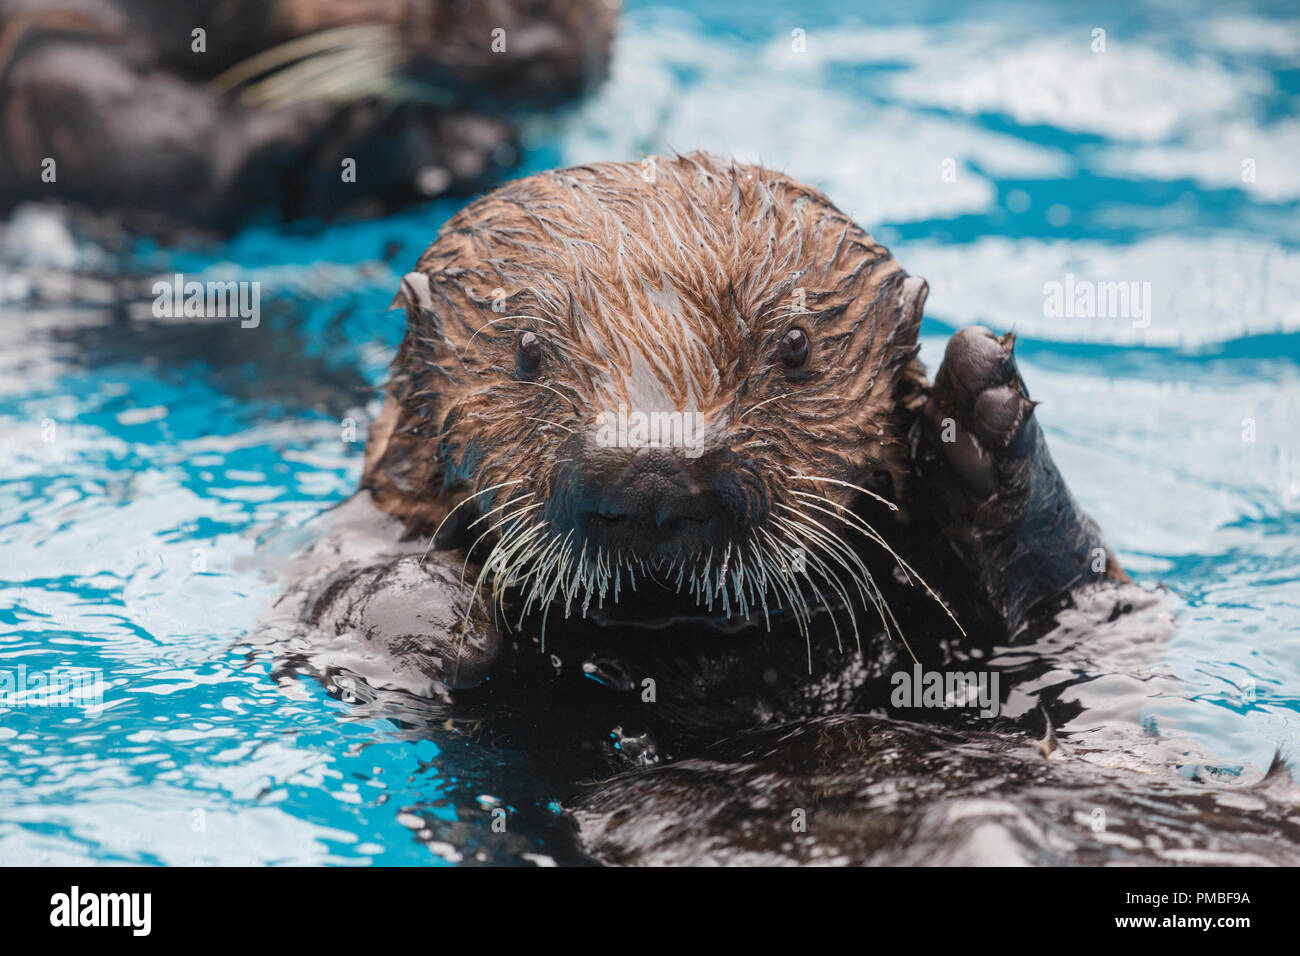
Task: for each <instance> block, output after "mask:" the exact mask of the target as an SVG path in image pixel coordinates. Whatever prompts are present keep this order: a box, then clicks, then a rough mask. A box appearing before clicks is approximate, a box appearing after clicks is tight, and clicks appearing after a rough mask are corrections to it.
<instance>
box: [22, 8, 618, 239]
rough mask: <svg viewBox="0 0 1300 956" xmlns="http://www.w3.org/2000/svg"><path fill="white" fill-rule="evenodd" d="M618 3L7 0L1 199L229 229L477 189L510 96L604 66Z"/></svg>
mask: <svg viewBox="0 0 1300 956" xmlns="http://www.w3.org/2000/svg"><path fill="white" fill-rule="evenodd" d="M615 9H616V3H614V2H611V0H543V2H523V0H494V2H491V3H482V4H480V3H473V4H466V3H459V2H453V0H328V2H317V0H273V2H264V0H199V2H187V3H176V2H173V0H59V2H56V3H51V2H50V0H0V211H4V210H5V209H7V208H8V207H10V206H12V205H14V204H15V203H17V202H20V201H22V200H28V199H59V200H63V201H68V202H73V203H77V204H82V205H85V206H89V207H90V208H92V209H94V210H102V211H106V212H110V213H112V214H113V215H114V216H116V217H117V218H118V219H120V220H122V221H124V222H126V223H127V224H128V225H129V226H130V227H131V228H135V229H141V230H147V231H157V232H170V231H174V230H177V229H186V230H196V229H201V230H215V231H230V230H233V229H235V228H237V227H239V226H240V225H242V224H244V223H246V222H248V221H251V220H258V221H260V220H265V219H271V218H281V219H293V218H299V217H306V216H311V217H331V218H332V217H336V216H338V215H341V214H345V213H347V214H377V213H383V212H386V211H391V210H392V209H394V208H396V207H398V206H400V205H401V204H403V203H408V202H412V201H417V200H422V199H427V198H429V197H431V196H437V195H442V194H444V193H449V194H457V193H466V192H471V191H473V190H475V189H479V188H481V187H482V186H483V185H485V184H487V183H489V182H491V181H493V180H494V179H496V178H497V177H498V176H499V175H500V173H501V172H502V171H503V170H504V169H506V168H509V167H510V166H511V165H513V164H514V162H515V161H516V159H517V156H518V150H517V144H516V133H515V123H514V121H513V119H512V113H513V112H515V111H517V110H518V109H519V108H520V107H526V106H541V105H551V104H555V103H558V102H560V101H562V100H565V99H568V98H571V97H574V96H576V95H578V94H580V93H582V92H583V91H585V90H588V89H590V88H591V87H592V86H594V85H595V84H596V83H598V82H599V81H600V80H601V79H602V78H603V77H604V75H605V73H606V71H607V68H608V61H609V54H610V46H611V39H612V35H613V25H614V14H615ZM348 162H350V163H351V164H353V165H352V166H351V167H350V168H349V167H345V164H346V163H348Z"/></svg>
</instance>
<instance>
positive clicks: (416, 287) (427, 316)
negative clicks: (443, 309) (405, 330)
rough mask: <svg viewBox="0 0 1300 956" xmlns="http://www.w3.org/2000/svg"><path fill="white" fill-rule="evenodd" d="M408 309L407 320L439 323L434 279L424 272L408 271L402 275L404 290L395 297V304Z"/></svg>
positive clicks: (393, 306)
mask: <svg viewBox="0 0 1300 956" xmlns="http://www.w3.org/2000/svg"><path fill="white" fill-rule="evenodd" d="M398 305H401V306H404V307H405V309H406V321H407V322H408V323H414V322H415V321H416V320H417V319H423V320H424V321H425V322H432V323H434V324H435V325H436V324H437V313H435V312H434V311H433V286H432V280H431V279H430V278H429V277H428V276H427V275H426V274H425V273H423V272H408V273H407V274H406V275H404V276H402V290H401V291H400V292H398V293H397V295H396V296H394V297H393V304H392V305H391V306H389V308H396V307H397V306H398Z"/></svg>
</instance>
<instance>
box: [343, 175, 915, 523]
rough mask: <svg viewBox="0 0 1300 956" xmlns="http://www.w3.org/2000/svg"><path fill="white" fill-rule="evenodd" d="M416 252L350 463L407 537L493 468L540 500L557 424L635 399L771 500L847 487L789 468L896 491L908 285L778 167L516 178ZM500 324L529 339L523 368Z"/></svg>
mask: <svg viewBox="0 0 1300 956" xmlns="http://www.w3.org/2000/svg"><path fill="white" fill-rule="evenodd" d="M417 269H418V273H413V274H412V275H411V276H408V277H407V279H406V281H405V282H404V291H403V293H401V294H399V297H398V300H399V301H400V302H403V303H404V304H405V305H406V308H407V314H408V326H407V332H406V337H405V339H404V340H403V342H402V345H401V347H400V350H399V352H398V355H397V358H396V361H395V362H394V364H393V369H392V376H391V380H390V382H389V388H388V400H387V402H386V405H385V409H384V412H383V414H382V416H381V418H380V419H379V421H377V422H376V423H375V426H374V428H373V429H372V432H371V437H370V444H369V447H368V449H367V461H366V470H365V475H364V478H363V485H364V487H366V488H368V489H369V490H370V491H371V492H372V493H373V495H374V497H375V500H376V501H377V503H378V504H379V505H380V506H381V507H382V508H384V509H386V510H387V511H389V512H390V513H392V514H394V515H396V516H397V517H399V518H401V519H402V520H403V521H404V522H405V523H406V525H407V527H408V529H409V531H410V533H411V534H413V535H415V534H428V533H429V532H430V531H431V530H432V529H433V527H434V526H435V525H437V524H438V522H439V521H441V520H442V519H443V518H444V517H445V516H446V515H447V513H448V511H449V509H451V507H452V506H453V505H455V504H457V503H458V502H459V501H461V500H462V499H464V498H465V497H466V496H467V495H469V494H471V493H474V492H478V491H481V490H482V489H485V488H489V487H491V486H493V485H496V484H498V483H500V482H505V481H511V480H517V479H523V480H524V482H525V483H524V484H523V485H522V486H520V487H523V488H527V489H528V490H529V491H531V492H533V493H534V494H535V495H536V496H537V497H538V498H539V499H541V498H544V497H545V495H546V494H547V492H548V490H549V488H550V487H551V481H552V477H553V474H554V468H555V466H556V462H557V460H558V459H560V458H562V457H563V453H562V446H563V445H564V443H565V441H566V440H567V439H568V438H569V437H570V435H572V434H573V433H575V432H579V431H581V430H583V429H587V428H591V427H592V423H593V421H594V420H595V417H596V415H597V414H598V413H600V412H601V411H603V410H607V409H614V408H617V407H618V406H619V404H620V403H623V404H628V405H630V406H632V407H637V405H638V403H639V404H640V405H641V406H644V405H645V404H646V397H647V396H648V395H649V396H654V397H655V398H656V400H657V404H658V405H659V407H660V408H662V409H668V410H676V411H696V412H699V413H701V414H702V416H703V417H704V419H705V420H706V421H708V422H709V424H710V427H711V429H712V430H713V434H714V438H713V440H714V441H721V442H725V443H728V444H729V445H730V447H731V448H732V449H733V451H734V453H735V454H736V455H738V456H740V457H741V458H743V459H744V460H746V461H749V462H751V464H752V468H751V469H750V470H751V472H752V473H754V474H757V475H759V476H760V480H762V481H764V482H766V483H767V493H768V496H769V498H770V499H771V500H773V501H776V502H780V501H782V500H787V501H794V499H793V498H791V497H790V488H791V486H794V487H797V488H801V489H802V490H804V491H816V492H819V493H821V494H824V495H826V496H828V497H831V498H833V499H835V500H837V501H839V502H841V503H844V504H848V503H849V502H850V501H852V499H854V498H855V497H856V495H857V493H856V492H854V491H852V490H850V489H848V488H846V487H844V486H840V485H831V484H823V485H821V486H819V487H811V486H809V485H807V484H800V483H799V482H797V481H793V480H792V479H791V478H790V476H791V475H792V474H796V473H803V474H812V475H819V476H826V477H830V478H834V479H837V480H839V481H844V482H849V483H852V484H866V483H869V482H870V481H871V480H872V477H873V476H879V475H883V476H884V477H885V479H886V480H885V484H884V485H883V489H882V490H883V491H884V492H885V493H886V494H888V493H890V491H891V490H892V492H893V494H894V495H895V496H899V495H901V492H902V485H903V481H904V479H905V476H906V472H907V467H908V465H907V452H906V448H905V447H904V437H905V431H906V422H907V420H908V413H907V412H906V411H905V409H907V408H910V407H911V406H912V405H913V404H914V400H915V399H916V398H917V397H918V395H919V394H920V390H921V389H922V387H923V383H924V371H923V369H922V367H921V365H920V363H919V361H918V360H917V359H916V352H917V349H918V346H917V342H916V334H917V327H918V325H919V322H920V317H921V306H922V304H923V301H924V297H925V286H924V283H923V282H921V281H920V280H916V279H913V280H910V281H908V282H907V283H905V282H904V280H905V279H906V273H904V272H903V271H902V270H901V269H900V268H899V266H898V264H897V263H896V262H895V261H894V259H893V258H892V256H890V254H889V252H888V250H886V249H885V248H884V247H883V246H881V245H880V244H878V243H877V242H875V241H874V240H873V239H872V238H871V236H870V235H868V234H867V233H866V232H865V231H864V230H863V229H861V228H860V227H859V226H858V225H856V224H855V223H854V222H852V221H851V220H850V219H849V218H848V217H847V216H846V215H844V214H843V213H842V212H840V211H839V210H838V209H836V208H835V207H834V206H833V205H832V204H831V203H830V201H829V200H828V199H827V198H826V197H825V196H823V195H822V194H821V193H819V192H817V191H816V190H813V189H811V188H809V187H807V186H805V185H802V184H800V183H798V182H796V181H795V180H793V179H791V178H789V177H787V176H785V175H782V174H780V173H777V172H774V171H772V170H768V169H763V168H760V167H757V166H749V165H744V164H739V163H733V162H730V161H728V160H724V159H721V158H719V157H716V156H712V155H709V154H706V153H694V154H691V155H688V156H681V157H677V158H675V159H658V158H656V159H652V160H647V161H645V162H643V163H639V164H638V163H600V164H594V165H589V166H581V167H576V168H572V169H565V170H558V171H554V172H548V173H544V174H540V175H536V176H531V177H529V178H527V179H523V180H519V181H517V182H514V183H510V184H508V185H506V186H504V187H502V188H500V189H498V190H496V191H495V192H493V193H491V194H490V195H488V196H486V197H484V198H482V199H480V200H479V201H477V202H475V203H473V204H471V205H469V206H467V207H466V208H465V209H463V210H462V211H461V212H460V213H459V214H457V215H456V216H455V217H453V218H452V219H451V220H450V221H449V222H448V223H447V224H446V225H445V226H444V227H443V230H442V232H441V234H440V236H439V237H438V239H437V241H436V242H434V244H433V245H432V246H430V248H429V249H428V251H427V252H426V253H425V254H424V256H423V257H421V259H420V261H419V264H418V267H417ZM424 277H427V288H426V287H425V286H426V281H425V279H424ZM801 290H802V291H801ZM503 300H504V301H503ZM494 303H496V304H497V309H498V310H497V311H494V309H493V305H494ZM503 304H504V308H502V305H503ZM801 304H802V305H803V306H805V307H806V310H807V311H806V313H805V312H801V311H800V305H801ZM796 323H798V324H801V325H803V326H804V327H805V328H806V329H807V331H808V333H809V335H810V336H811V339H812V361H811V365H810V374H809V375H808V376H807V377H806V378H803V379H798V380H790V379H787V378H786V377H785V376H784V375H783V374H782V372H781V369H780V368H779V364H778V363H777V361H776V352H777V346H778V343H779V341H780V339H781V337H782V336H783V335H784V334H785V332H786V331H787V330H788V329H789V328H790V327H791V325H792V324H796ZM521 330H532V331H534V332H535V333H536V334H537V335H539V336H540V337H541V339H542V341H543V349H544V356H543V360H542V368H541V371H540V374H539V375H538V376H536V377H535V378H534V380H532V381H520V380H518V378H517V376H516V374H515V345H516V342H517V337H518V335H519V334H520V332H521ZM507 490H508V489H507ZM496 494H498V495H499V494H500V492H498V493H496ZM495 497H496V495H493V496H491V497H488V496H484V498H483V499H482V500H480V502H479V505H480V508H481V509H483V510H486V509H487V508H489V507H491V504H490V502H491V501H492V500H494V498H495ZM823 520H826V519H823Z"/></svg>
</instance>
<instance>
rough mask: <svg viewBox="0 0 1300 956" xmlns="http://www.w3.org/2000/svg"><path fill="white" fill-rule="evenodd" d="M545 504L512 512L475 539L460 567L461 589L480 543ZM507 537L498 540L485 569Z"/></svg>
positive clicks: (535, 504) (541, 502) (538, 502)
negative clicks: (504, 526) (470, 558)
mask: <svg viewBox="0 0 1300 956" xmlns="http://www.w3.org/2000/svg"><path fill="white" fill-rule="evenodd" d="M511 503H513V499H512V501H511ZM545 504H546V502H544V501H535V502H533V503H532V504H531V505H528V506H527V507H526V508H521V509H520V510H519V511H515V512H511V513H510V514H508V515H505V516H503V517H502V518H501V519H500V520H498V521H497V522H496V524H494V525H492V526H491V527H490V528H488V529H487V530H486V531H484V532H483V533H482V534H481V535H479V536H478V537H477V538H475V539H474V543H473V544H471V545H470V546H469V547H468V548H467V549H466V550H465V560H464V561H463V562H462V563H461V566H460V585H461V587H464V586H465V568H466V565H468V563H469V557H470V555H471V554H473V553H474V549H475V548H477V547H478V546H479V543H480V542H481V541H482V540H483V539H484V538H486V537H487V536H488V535H490V534H492V533H493V532H494V531H496V530H497V529H498V528H500V527H502V526H503V525H505V524H506V523H507V522H509V521H513V520H514V519H516V518H519V517H521V516H522V515H525V514H527V513H528V512H530V511H534V510H536V509H537V508H541V507H542V506H543V505H545ZM506 537H508V536H506V535H503V536H502V537H501V538H500V539H498V541H497V542H496V544H495V545H493V547H492V550H491V552H489V553H488V559H487V561H484V562H483V566H484V567H487V565H488V563H489V562H490V561H491V560H492V558H493V557H494V556H495V555H496V553H497V550H498V549H499V548H501V547H502V544H503V542H504V541H505V540H506Z"/></svg>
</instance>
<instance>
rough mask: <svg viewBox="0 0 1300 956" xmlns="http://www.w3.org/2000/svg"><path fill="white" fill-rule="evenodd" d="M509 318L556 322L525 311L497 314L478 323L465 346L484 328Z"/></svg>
mask: <svg viewBox="0 0 1300 956" xmlns="http://www.w3.org/2000/svg"><path fill="white" fill-rule="evenodd" d="M510 319H528V320H529V321H530V322H541V323H543V324H545V325H552V326H553V325H555V324H556V323H555V322H554V321H552V320H551V319H547V318H543V317H542V316H540V315H529V314H527V313H523V312H521V313H519V314H517V315H499V316H497V317H496V318H495V319H490V320H488V321H487V322H484V323H483V324H482V325H480V326H479V327H478V328H477V329H476V330H475V331H474V334H473V335H471V336H470V337H469V341H468V342H466V343H465V347H466V348H467V349H468V348H469V347H470V346H471V345H473V344H474V340H475V339H476V338H478V334H479V333H480V332H482V331H483V330H484V329H486V328H489V327H490V326H493V325H496V324H497V323H498V322H505V321H507V320H510ZM506 331H507V332H522V331H525V330H524V329H507V330H506Z"/></svg>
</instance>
